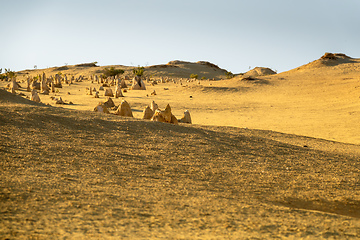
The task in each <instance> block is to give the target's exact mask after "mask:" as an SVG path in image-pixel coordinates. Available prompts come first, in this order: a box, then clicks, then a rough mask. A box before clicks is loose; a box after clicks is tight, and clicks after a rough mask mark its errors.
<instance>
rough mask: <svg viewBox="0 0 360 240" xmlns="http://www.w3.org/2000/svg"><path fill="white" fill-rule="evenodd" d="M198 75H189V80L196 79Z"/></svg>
mask: <svg viewBox="0 0 360 240" xmlns="http://www.w3.org/2000/svg"><path fill="white" fill-rule="evenodd" d="M198 77H199V75H197V74H190V78H194V79H198Z"/></svg>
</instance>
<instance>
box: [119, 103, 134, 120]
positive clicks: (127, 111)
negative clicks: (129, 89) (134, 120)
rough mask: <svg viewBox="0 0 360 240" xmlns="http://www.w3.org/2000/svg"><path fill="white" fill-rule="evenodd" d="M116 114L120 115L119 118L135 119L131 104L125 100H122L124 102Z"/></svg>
mask: <svg viewBox="0 0 360 240" xmlns="http://www.w3.org/2000/svg"><path fill="white" fill-rule="evenodd" d="M115 114H116V115H119V116H124V117H133V114H132V111H131V107H130V105H129V103H128V102H127V101H125V100H122V102H121V103H120V106H119V107H118V109H117V110H116V112H115Z"/></svg>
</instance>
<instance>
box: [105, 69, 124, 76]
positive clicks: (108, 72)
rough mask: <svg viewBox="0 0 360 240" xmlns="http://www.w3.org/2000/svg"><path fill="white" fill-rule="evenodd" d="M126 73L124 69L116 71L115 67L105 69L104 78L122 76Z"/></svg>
mask: <svg viewBox="0 0 360 240" xmlns="http://www.w3.org/2000/svg"><path fill="white" fill-rule="evenodd" d="M123 73H124V70H122V69H115V68H114V67H111V68H105V69H104V78H107V77H113V76H116V75H121V74H123Z"/></svg>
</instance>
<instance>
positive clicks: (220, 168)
mask: <svg viewBox="0 0 360 240" xmlns="http://www.w3.org/2000/svg"><path fill="white" fill-rule="evenodd" d="M324 56H326V55H324ZM331 56H332V57H330V58H327V57H321V56H319V59H317V60H314V61H312V62H310V63H308V64H304V65H302V66H299V67H297V68H295V69H292V70H290V71H287V72H282V73H278V74H276V73H275V72H271V71H270V70H269V69H266V68H255V69H252V70H250V71H249V72H247V73H243V74H235V76H234V77H233V78H230V79H228V78H227V75H226V73H227V71H226V70H224V69H221V68H219V67H218V66H216V65H215V64H212V63H208V62H203V61H200V62H196V63H191V62H184V61H172V62H169V63H168V64H163V65H155V66H148V67H145V68H144V76H143V78H144V79H148V81H145V80H144V82H145V85H146V90H131V89H126V91H124V92H123V95H124V97H120V98H112V100H113V101H114V103H115V105H116V106H118V105H119V104H120V103H121V101H122V100H126V101H127V102H128V103H129V104H130V106H131V109H132V112H133V115H134V117H133V118H131V117H122V116H117V115H114V114H112V113H111V114H105V113H99V112H94V107H95V106H96V105H97V104H98V103H99V102H105V101H106V100H107V97H106V96H104V91H100V90H99V98H94V95H89V94H88V92H89V91H88V89H89V88H96V89H97V90H98V89H99V87H100V85H101V84H99V83H97V82H96V81H94V80H93V81H91V76H94V75H100V74H102V73H103V71H104V69H105V68H110V67H114V68H115V69H123V70H125V72H124V73H123V74H122V75H120V78H124V77H125V76H129V77H130V79H132V77H133V75H132V69H133V68H134V67H133V66H121V65H114V66H96V65H95V66H91V65H86V64H85V65H84V64H79V65H71V66H62V67H53V68H47V69H33V70H24V71H19V72H17V73H16V74H17V78H16V80H17V82H18V83H19V84H20V86H21V88H20V89H19V90H16V91H15V94H14V93H11V92H10V91H9V89H7V85H8V84H9V83H10V82H9V81H1V82H0V140H1V141H0V153H1V155H0V156H1V157H0V159H1V165H0V166H1V171H0V176H1V177H0V207H1V213H0V237H1V238H2V239H358V238H360V164H359V159H360V145H359V144H360V128H359V127H358V126H359V120H360V59H357V58H351V57H348V56H346V55H344V54H336V55H334V56H333V55H331ZM320 57H321V58H320ZM44 73H45V74H46V76H51V75H55V74H59V73H61V75H65V74H66V75H67V76H69V77H70V76H74V77H76V78H77V77H79V76H80V75H81V76H83V79H82V80H81V81H74V82H73V83H71V84H65V83H63V85H62V88H56V92H54V93H52V92H50V93H49V94H48V95H45V94H41V93H40V94H39V96H40V99H41V103H35V102H33V101H30V92H27V91H26V90H27V89H26V79H27V78H28V77H35V76H38V75H42V74H44ZM190 74H198V77H199V80H193V79H190V78H189V76H190ZM201 78H203V79H201ZM130 81H131V80H126V82H127V84H128V86H131V82H130ZM154 81H155V82H156V84H154ZM109 87H110V88H112V90H113V91H114V90H115V87H114V86H109ZM87 88H88V89H87ZM105 88H106V87H105ZM154 91H155V92H156V95H152V93H153V92H154ZM54 97H55V98H59V97H61V98H62V99H63V100H64V102H65V103H66V104H61V105H59V104H56V103H55V102H54V101H53V99H52V98H54ZM152 101H154V102H156V103H157V104H158V106H159V108H160V109H164V108H165V107H166V105H167V104H169V105H170V106H171V110H172V113H173V114H174V115H175V116H176V117H177V118H179V119H180V118H181V117H182V115H183V113H184V111H185V110H188V111H189V112H190V114H191V119H192V124H186V123H180V124H179V125H174V124H169V123H162V122H155V121H150V120H144V119H142V113H143V109H144V108H145V107H146V106H148V105H150V103H151V102H152ZM70 102H71V103H72V104H68V103H70Z"/></svg>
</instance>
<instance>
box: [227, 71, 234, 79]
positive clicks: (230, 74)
mask: <svg viewBox="0 0 360 240" xmlns="http://www.w3.org/2000/svg"><path fill="white" fill-rule="evenodd" d="M226 77H227V78H228V79H230V78H233V77H234V74H233V73H232V72H226Z"/></svg>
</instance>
